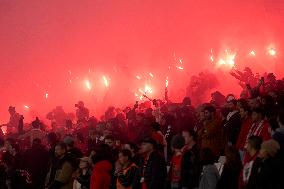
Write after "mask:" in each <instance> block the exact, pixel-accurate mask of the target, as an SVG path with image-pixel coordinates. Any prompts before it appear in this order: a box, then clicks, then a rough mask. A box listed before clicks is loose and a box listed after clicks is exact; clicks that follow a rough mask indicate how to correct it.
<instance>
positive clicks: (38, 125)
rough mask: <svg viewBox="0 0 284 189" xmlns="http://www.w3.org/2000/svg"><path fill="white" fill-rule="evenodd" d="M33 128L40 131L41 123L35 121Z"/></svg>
mask: <svg viewBox="0 0 284 189" xmlns="http://www.w3.org/2000/svg"><path fill="white" fill-rule="evenodd" d="M32 127H33V128H34V129H39V127H40V122H39V121H38V120H35V121H33V122H32Z"/></svg>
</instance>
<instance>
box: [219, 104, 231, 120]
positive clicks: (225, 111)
mask: <svg viewBox="0 0 284 189" xmlns="http://www.w3.org/2000/svg"><path fill="white" fill-rule="evenodd" d="M230 111H231V110H230V109H229V108H227V107H224V108H222V109H221V111H220V113H221V118H222V120H226V119H227V116H228V114H229V113H230Z"/></svg>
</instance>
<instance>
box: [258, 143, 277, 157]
mask: <svg viewBox="0 0 284 189" xmlns="http://www.w3.org/2000/svg"><path fill="white" fill-rule="evenodd" d="M279 150H280V145H279V143H278V142H277V141H276V140H273V139H271V140H268V141H264V142H263V143H262V144H261V149H260V152H259V157H260V158H262V159H268V158H273V157H275V156H276V154H277V153H278V151H279Z"/></svg>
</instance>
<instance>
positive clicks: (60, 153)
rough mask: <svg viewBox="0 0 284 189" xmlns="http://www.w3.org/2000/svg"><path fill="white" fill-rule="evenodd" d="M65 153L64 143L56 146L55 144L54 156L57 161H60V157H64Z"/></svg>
mask: <svg viewBox="0 0 284 189" xmlns="http://www.w3.org/2000/svg"><path fill="white" fill-rule="evenodd" d="M66 152H67V146H66V144H65V143H64V142H59V143H58V144H56V146H55V156H56V157H57V158H59V159H61V158H62V157H64V155H65V154H66Z"/></svg>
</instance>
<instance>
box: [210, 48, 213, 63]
mask: <svg viewBox="0 0 284 189" xmlns="http://www.w3.org/2000/svg"><path fill="white" fill-rule="evenodd" d="M210 52H211V55H210V60H211V62H214V56H213V49H211V50H210Z"/></svg>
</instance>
